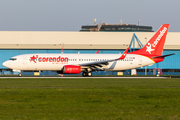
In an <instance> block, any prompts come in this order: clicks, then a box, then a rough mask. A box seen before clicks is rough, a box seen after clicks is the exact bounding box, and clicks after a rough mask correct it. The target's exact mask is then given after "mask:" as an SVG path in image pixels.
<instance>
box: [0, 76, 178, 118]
mask: <svg viewBox="0 0 180 120" xmlns="http://www.w3.org/2000/svg"><path fill="white" fill-rule="evenodd" d="M0 119H3V120H4V119H18V120H19V119H23V120H24V119H29V120H32V119H41V120H49V119H52V120H57V119H59V120H60V119H61V120H62V119H64V120H69V119H70V120H115V119H116V120H146V119H147V120H154V119H157V120H161V119H162V120H166V119H167V120H169V119H170V120H171V119H172V120H174V119H177V120H178V119H180V79H97V78H94V79H89V78H88V79H86V78H84V79H78V78H77V79H52V78H48V79H41V78H38V79H37V78H34V79H33V78H32V79H30V78H24V79H19V78H17V79H3V78H2V79H0Z"/></svg>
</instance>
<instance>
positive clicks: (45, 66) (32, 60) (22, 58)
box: [3, 54, 155, 71]
mask: <svg viewBox="0 0 180 120" xmlns="http://www.w3.org/2000/svg"><path fill="white" fill-rule="evenodd" d="M120 56H121V54H24V55H18V56H15V57H13V58H14V59H13V60H7V61H5V62H4V63H3V65H4V66H6V67H8V68H11V69H13V70H29V71H30V70H52V71H59V70H62V68H63V66H64V65H79V64H83V63H92V62H97V61H105V60H111V59H117V58H119V57H120ZM154 63H155V62H154V61H153V60H152V59H150V58H148V57H145V56H142V55H136V54H127V56H126V57H125V59H123V60H117V61H113V62H109V64H108V65H104V66H103V67H102V68H103V69H104V70H106V71H118V70H127V69H133V68H139V67H142V66H147V65H152V64H154Z"/></svg>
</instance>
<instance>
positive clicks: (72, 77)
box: [0, 76, 169, 79]
mask: <svg viewBox="0 0 180 120" xmlns="http://www.w3.org/2000/svg"><path fill="white" fill-rule="evenodd" d="M3 78H58V79H65V78H68V79H75V78H76V79H77V78H79V79H81V78H89V79H91V78H101V79H107V78H111V79H121V78H123V79H124V78H128V79H147V78H148V79H149V78H151V79H158V78H169V77H35V76H34V77H0V79H3Z"/></svg>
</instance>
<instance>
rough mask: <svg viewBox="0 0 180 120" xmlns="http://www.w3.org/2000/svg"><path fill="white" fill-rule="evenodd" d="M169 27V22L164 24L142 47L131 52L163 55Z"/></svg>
mask: <svg viewBox="0 0 180 120" xmlns="http://www.w3.org/2000/svg"><path fill="white" fill-rule="evenodd" d="M168 29H169V24H163V25H162V26H161V27H160V28H159V30H158V31H157V32H156V33H155V35H154V36H153V37H152V38H151V39H150V40H149V41H148V43H147V44H146V45H145V46H144V47H143V48H142V49H140V50H137V51H134V52H131V53H130V54H141V55H150V56H160V55H162V52H163V48H164V43H165V40H166V35H167V32H168Z"/></svg>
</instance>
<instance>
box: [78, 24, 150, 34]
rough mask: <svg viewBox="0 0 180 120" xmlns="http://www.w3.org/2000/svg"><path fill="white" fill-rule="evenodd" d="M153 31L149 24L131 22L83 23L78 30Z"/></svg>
mask: <svg viewBox="0 0 180 120" xmlns="http://www.w3.org/2000/svg"><path fill="white" fill-rule="evenodd" d="M98 31H100V32H153V30H152V27H151V26H140V25H132V24H107V23H102V24H101V23H99V24H95V25H84V26H82V27H81V30H80V32H98Z"/></svg>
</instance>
